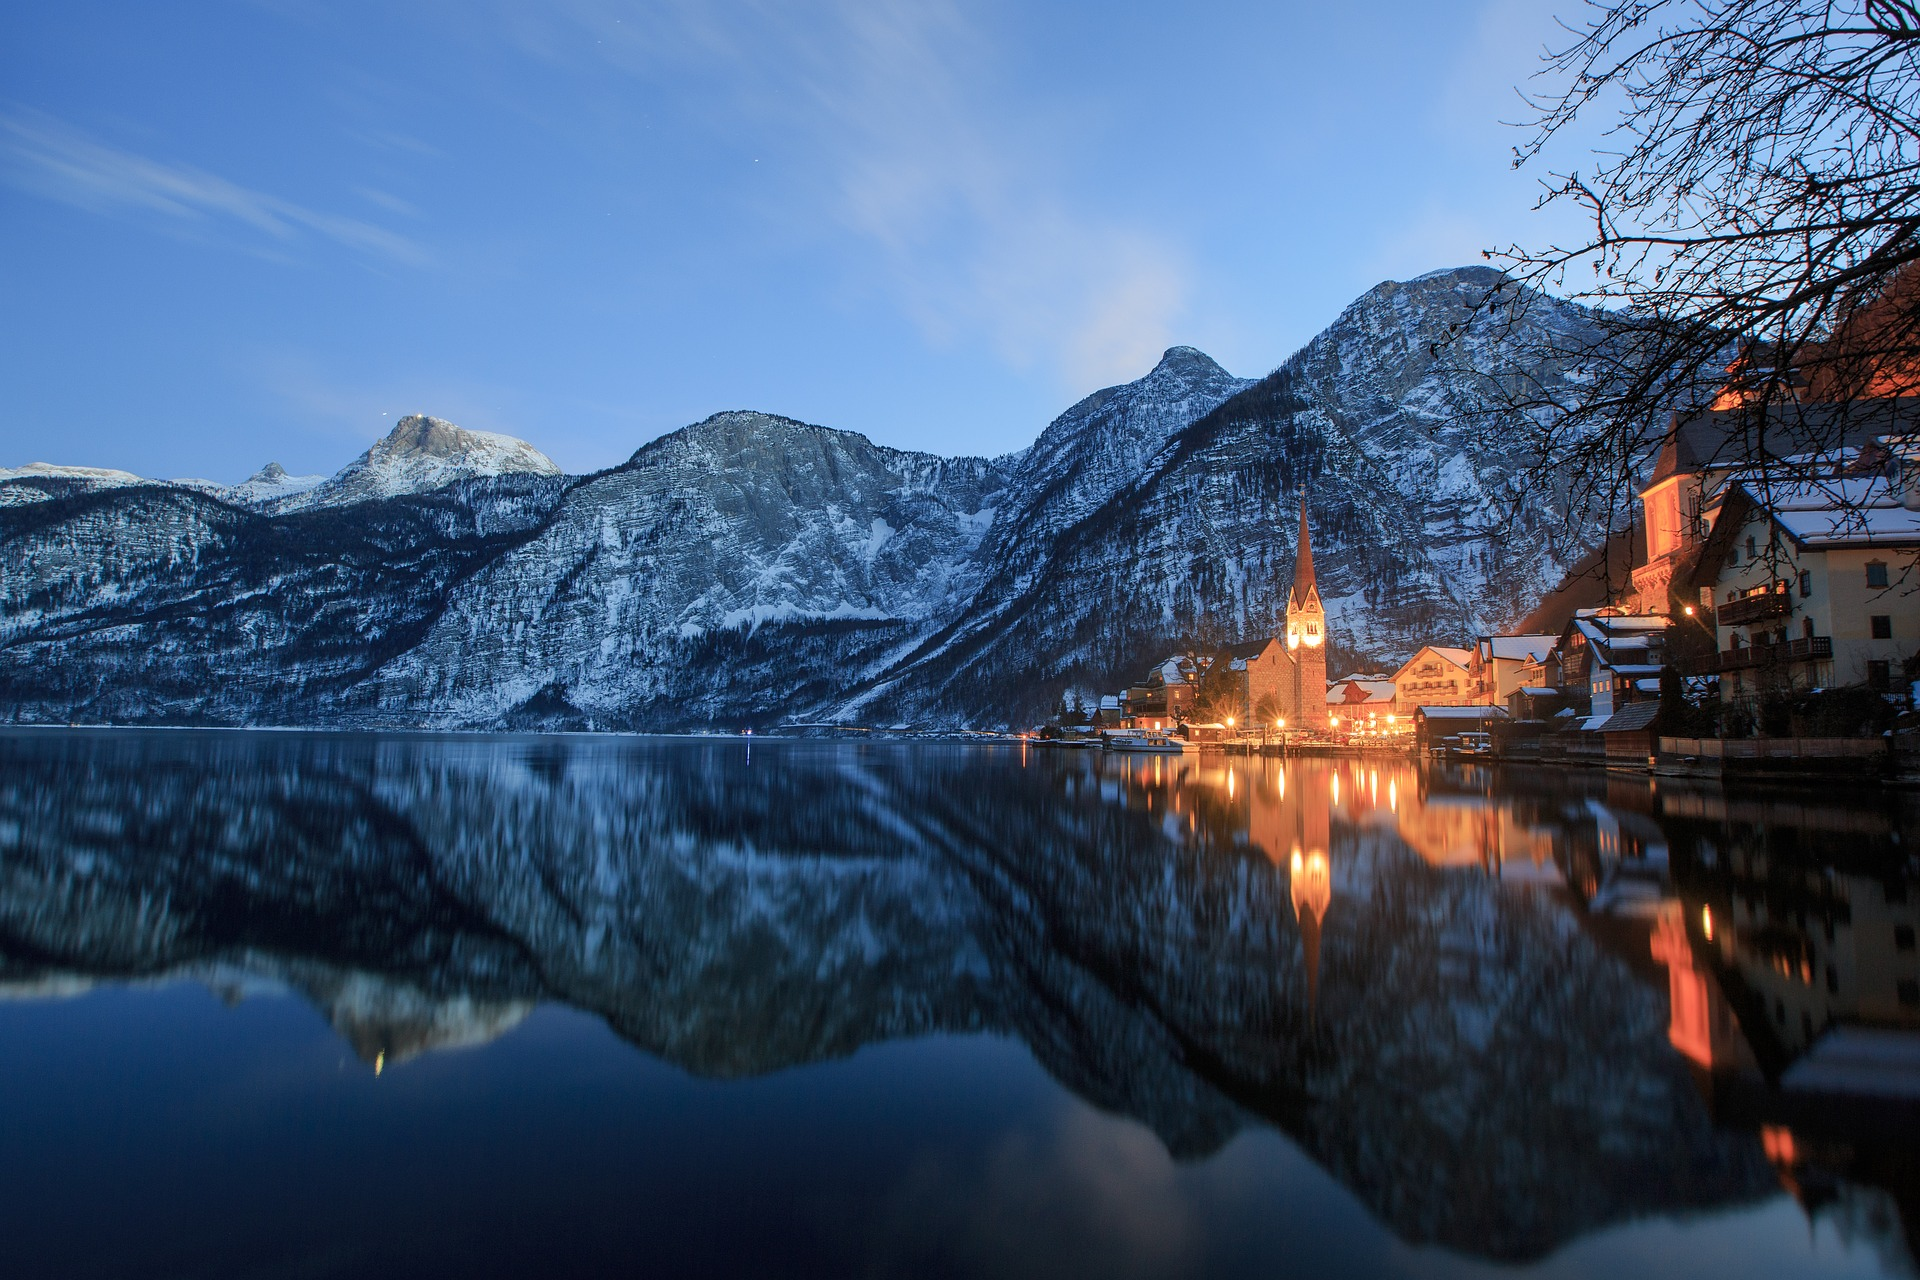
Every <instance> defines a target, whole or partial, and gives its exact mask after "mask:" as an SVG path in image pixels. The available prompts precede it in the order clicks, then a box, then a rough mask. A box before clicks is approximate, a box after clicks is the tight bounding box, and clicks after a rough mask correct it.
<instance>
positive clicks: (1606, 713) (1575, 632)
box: [1557, 609, 1673, 727]
mask: <svg viewBox="0 0 1920 1280" xmlns="http://www.w3.org/2000/svg"><path fill="white" fill-rule="evenodd" d="M1672 625H1673V624H1672V619H1670V618H1668V617H1666V616H1665V615H1663V614H1649V613H1626V612H1624V611H1622V610H1619V609H1581V610H1579V611H1577V612H1576V613H1575V614H1574V616H1573V620H1572V621H1571V622H1569V623H1568V624H1567V629H1566V630H1565V631H1564V632H1562V633H1561V636H1560V641H1559V644H1558V645H1557V648H1558V650H1559V655H1560V657H1559V662H1560V682H1561V691H1562V693H1563V694H1565V696H1566V699H1567V705H1568V706H1569V707H1572V708H1573V709H1574V710H1576V711H1579V712H1581V713H1583V714H1584V715H1586V716H1587V718H1588V719H1587V724H1588V725H1589V726H1591V727H1597V726H1598V725H1599V724H1600V723H1601V722H1603V721H1605V720H1606V719H1608V718H1609V717H1611V716H1612V715H1613V713H1614V712H1615V711H1618V710H1619V709H1620V708H1622V707H1624V706H1626V705H1628V704H1629V703H1633V702H1640V701H1643V700H1649V699H1651V700H1658V699H1659V697H1660V672H1661V670H1662V669H1663V668H1664V667H1665V666H1666V645H1667V630H1668V628H1670V627H1671V626H1672Z"/></svg>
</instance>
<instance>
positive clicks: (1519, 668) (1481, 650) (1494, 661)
mask: <svg viewBox="0 0 1920 1280" xmlns="http://www.w3.org/2000/svg"><path fill="white" fill-rule="evenodd" d="M1559 639H1560V637H1559V636H1557V635H1510V636H1481V637H1480V638H1479V639H1478V640H1477V641H1475V642H1474V646H1473V648H1472V649H1471V650H1469V652H1468V659H1467V682H1468V685H1469V687H1470V688H1471V690H1472V694H1473V701H1475V702H1477V703H1480V704H1481V705H1483V706H1492V707H1504V706H1506V705H1507V698H1508V696H1509V695H1511V694H1512V693H1513V691H1514V690H1515V689H1518V688H1520V687H1521V686H1522V685H1523V684H1525V683H1526V680H1525V677H1526V675H1527V673H1528V668H1529V667H1533V668H1538V667H1539V666H1540V665H1541V664H1542V663H1544V662H1545V661H1546V658H1547V655H1548V654H1549V653H1551V652H1552V651H1553V647H1554V644H1555V643H1556V642H1557V641H1558V640H1559Z"/></svg>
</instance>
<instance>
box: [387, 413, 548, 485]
mask: <svg viewBox="0 0 1920 1280" xmlns="http://www.w3.org/2000/svg"><path fill="white" fill-rule="evenodd" d="M365 458H366V459H367V460H369V461H371V462H373V463H374V464H375V465H380V464H387V465H394V464H403V463H405V462H407V461H408V460H410V459H415V458H435V459H445V460H449V461H458V462H465V463H467V464H469V465H470V466H472V467H473V468H474V469H475V471H474V473H475V474H478V475H500V474H502V473H504V472H508V471H525V472H531V473H533V474H535V475H548V476H557V475H559V474H560V468H559V467H557V466H555V465H554V463H553V460H552V459H551V458H549V457H547V455H546V454H544V453H542V452H540V451H539V450H538V449H536V448H534V447H533V446H532V445H530V444H528V443H527V442H526V441H525V440H520V439H516V438H515V437H513V436H506V435H500V434H498V433H496V432H492V431H469V430H467V429H466V428H465V427H457V426H455V425H454V424H453V423H451V422H448V421H447V420H446V419H444V418H434V417H429V416H428V415H426V414H424V413H411V414H408V415H407V416H406V417H404V418H402V419H400V421H399V422H397V423H395V424H394V427H393V430H392V431H389V432H388V433H387V436H386V438H385V439H384V440H382V441H380V442H379V443H378V444H376V445H374V446H373V448H371V449H369V450H367V453H366V455H365Z"/></svg>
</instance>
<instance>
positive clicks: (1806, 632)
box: [1800, 618, 1813, 640]
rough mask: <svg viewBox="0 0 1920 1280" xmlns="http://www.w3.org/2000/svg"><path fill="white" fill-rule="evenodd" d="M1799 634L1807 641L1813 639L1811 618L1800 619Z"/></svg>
mask: <svg viewBox="0 0 1920 1280" xmlns="http://www.w3.org/2000/svg"><path fill="white" fill-rule="evenodd" d="M1800 634H1801V635H1803V636H1805V637H1806V638H1807V639H1809V640H1811V639H1813V619H1812V618H1802V619H1800Z"/></svg>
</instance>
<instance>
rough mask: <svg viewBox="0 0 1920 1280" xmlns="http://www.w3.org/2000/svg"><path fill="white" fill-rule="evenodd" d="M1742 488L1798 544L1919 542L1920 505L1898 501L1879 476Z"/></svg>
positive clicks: (1897, 544) (1908, 544) (1839, 545)
mask: <svg viewBox="0 0 1920 1280" xmlns="http://www.w3.org/2000/svg"><path fill="white" fill-rule="evenodd" d="M1742 489H1743V490H1744V491H1745V493H1746V495H1747V497H1748V498H1749V499H1750V500H1751V501H1752V502H1753V503H1754V505H1755V506H1758V507H1760V508H1761V509H1762V510H1767V509H1769V508H1770V509H1771V510H1772V512H1773V518H1774V520H1775V522H1777V523H1778V524H1779V525H1780V527H1781V528H1783V529H1785V530H1786V531H1787V532H1788V533H1790V534H1792V535H1793V537H1794V540H1795V541H1796V542H1799V543H1800V544H1801V545H1802V546H1809V547H1878V546H1910V545H1914V544H1916V543H1920V511H1909V510H1907V508H1905V507H1904V506H1902V505H1900V500H1899V495H1898V494H1896V493H1895V492H1894V491H1893V487H1892V485H1891V484H1889V483H1888V481H1887V480H1886V478H1885V477H1883V476H1845V477H1842V476H1836V477H1834V478H1832V479H1826V480H1815V481H1809V482H1805V483H1801V484H1793V485H1775V486H1772V487H1770V488H1768V489H1765V490H1758V489H1756V488H1755V487H1754V486H1752V485H1743V486H1742ZM1768 498H1771V499H1772V501H1771V502H1768V501H1766V500H1765V499H1768Z"/></svg>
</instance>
